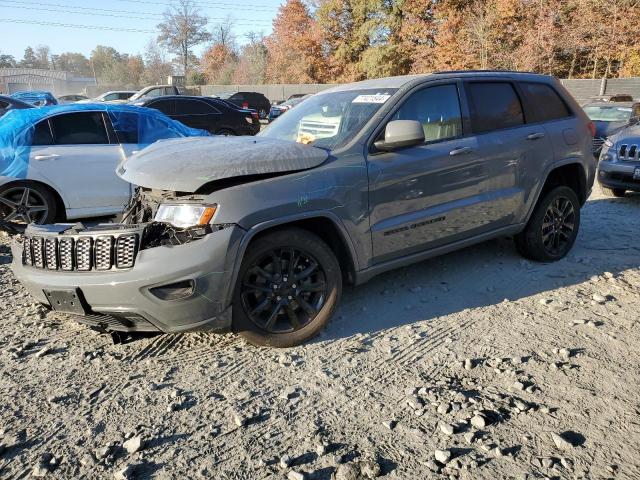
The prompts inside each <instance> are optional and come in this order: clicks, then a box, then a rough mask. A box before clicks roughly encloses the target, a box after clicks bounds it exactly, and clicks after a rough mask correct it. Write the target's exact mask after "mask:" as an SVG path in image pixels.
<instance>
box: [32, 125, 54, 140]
mask: <svg viewBox="0 0 640 480" xmlns="http://www.w3.org/2000/svg"><path fill="white" fill-rule="evenodd" d="M31 145H34V146H35V145H53V137H52V136H51V128H49V120H42V121H41V122H40V123H38V124H36V127H35V129H34V131H33V139H32V140H31Z"/></svg>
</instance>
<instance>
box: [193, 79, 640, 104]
mask: <svg viewBox="0 0 640 480" xmlns="http://www.w3.org/2000/svg"><path fill="white" fill-rule="evenodd" d="M561 82H562V84H563V85H564V86H565V87H566V88H567V90H569V91H570V92H571V94H572V95H573V96H574V97H575V98H576V100H578V102H579V103H580V104H583V103H586V102H587V101H588V100H589V98H590V97H595V96H597V95H600V94H601V93H604V94H611V93H629V94H631V95H633V96H634V97H635V98H639V99H640V77H633V78H612V79H608V80H606V81H605V80H602V79H595V80H592V79H571V80H561ZM332 86H333V85H323V84H299V85H297V84H265V85H202V86H201V87H199V89H200V94H201V95H205V96H208V95H213V94H217V93H226V92H240V91H246V92H260V93H262V94H264V95H265V96H266V97H267V98H268V99H269V100H271V101H272V102H274V101H282V100H286V99H287V98H288V97H289V96H290V95H292V94H294V93H318V92H320V91H321V90H325V89H327V88H330V87H332ZM190 88H192V89H196V90H197V89H198V87H190Z"/></svg>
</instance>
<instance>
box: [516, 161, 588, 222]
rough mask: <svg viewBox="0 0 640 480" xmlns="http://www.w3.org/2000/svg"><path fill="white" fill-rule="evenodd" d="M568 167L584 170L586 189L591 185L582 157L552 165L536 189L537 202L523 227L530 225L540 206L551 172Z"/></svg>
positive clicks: (528, 213) (534, 203) (531, 206)
mask: <svg viewBox="0 0 640 480" xmlns="http://www.w3.org/2000/svg"><path fill="white" fill-rule="evenodd" d="M567 165H578V166H579V167H580V168H581V169H582V172H583V174H584V181H585V187H587V185H588V183H589V174H588V172H587V169H586V167H585V165H584V162H583V161H581V160H580V157H569V158H565V159H563V160H560V161H558V162H555V163H552V164H551V165H549V166H548V167H547V168H546V170H545V171H544V175H543V178H544V181H543V182H540V183H539V184H538V185H537V187H536V193H535V201H532V202H531V205H530V206H529V209H528V210H527V215H526V217H525V219H524V223H523V225H526V224H527V223H529V220H530V219H531V215H533V211H534V210H535V208H536V205H538V202H539V201H540V196H541V195H542V191H543V190H544V186H545V185H546V184H547V181H548V180H549V176H550V175H551V172H553V171H554V170H556V169H558V168H561V167H565V166H567ZM587 193H588V188H587Z"/></svg>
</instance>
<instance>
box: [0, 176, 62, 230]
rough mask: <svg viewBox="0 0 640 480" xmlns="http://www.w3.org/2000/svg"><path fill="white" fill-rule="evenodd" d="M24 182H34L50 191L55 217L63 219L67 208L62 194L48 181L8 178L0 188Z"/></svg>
mask: <svg viewBox="0 0 640 480" xmlns="http://www.w3.org/2000/svg"><path fill="white" fill-rule="evenodd" d="M25 184H35V185H38V186H40V187H42V188H46V189H47V190H48V191H49V192H51V194H52V195H53V198H54V199H55V201H56V218H60V219H61V220H65V219H66V217H67V214H66V212H67V208H66V205H65V202H64V199H63V198H62V196H61V195H60V193H58V191H57V190H56V189H55V188H54V187H52V186H51V185H49V184H48V183H45V182H43V181H41V180H33V179H30V178H25V179H18V178H16V179H14V180H10V181H8V182H6V183H3V184H2V185H0V189H3V188H5V187H12V186H18V185H25Z"/></svg>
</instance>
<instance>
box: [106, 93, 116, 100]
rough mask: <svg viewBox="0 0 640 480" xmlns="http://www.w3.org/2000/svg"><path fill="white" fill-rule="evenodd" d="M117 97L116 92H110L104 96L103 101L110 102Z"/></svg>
mask: <svg viewBox="0 0 640 480" xmlns="http://www.w3.org/2000/svg"><path fill="white" fill-rule="evenodd" d="M117 99H118V94H117V93H110V94H109V95H107V96H106V97H104V101H105V102H111V101H113V100H117Z"/></svg>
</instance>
